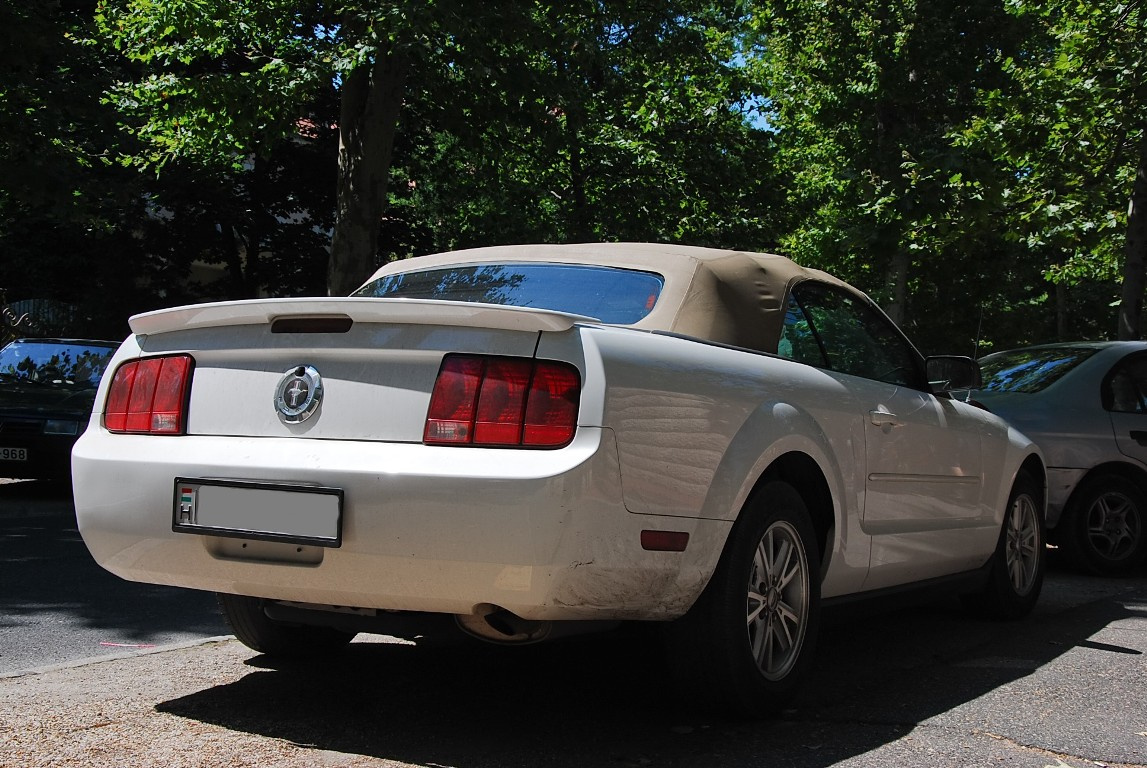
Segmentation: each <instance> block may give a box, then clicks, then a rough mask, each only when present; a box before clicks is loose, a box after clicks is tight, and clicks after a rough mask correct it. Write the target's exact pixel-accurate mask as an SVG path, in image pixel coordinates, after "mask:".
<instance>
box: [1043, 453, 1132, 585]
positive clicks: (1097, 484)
mask: <svg viewBox="0 0 1147 768" xmlns="http://www.w3.org/2000/svg"><path fill="white" fill-rule="evenodd" d="M1145 514H1147V499H1145V498H1144V495H1143V492H1142V491H1141V490H1140V489H1139V486H1137V485H1136V484H1135V483H1133V482H1131V481H1130V480H1128V479H1127V478H1125V477H1121V476H1120V475H1112V474H1105V475H1097V476H1095V477H1091V478H1088V479H1087V480H1086V481H1085V482H1084V484H1083V485H1081V486H1080V488H1079V490H1078V491H1077V492H1076V495H1075V498H1074V499H1073V500H1072V504H1071V507H1070V509H1069V510H1068V511H1067V514H1066V515H1065V518H1064V520H1063V522H1062V523H1061V525H1060V527H1061V528H1062V529H1063V531H1062V532H1061V534H1060V546H1061V547H1062V548H1063V549H1064V550H1065V553H1066V554H1067V556H1068V558H1069V559H1070V560H1071V561H1072V563H1074V564H1075V565H1076V566H1077V567H1079V568H1082V569H1083V570H1086V571H1090V572H1091V573H1096V574H1101V575H1105V576H1121V575H1124V574H1126V573H1127V572H1128V571H1130V570H1132V569H1133V568H1135V567H1136V566H1137V565H1138V564H1139V563H1140V562H1141V561H1142V560H1143V557H1144V553H1145V552H1147V539H1144V532H1143V527H1144V516H1145Z"/></svg>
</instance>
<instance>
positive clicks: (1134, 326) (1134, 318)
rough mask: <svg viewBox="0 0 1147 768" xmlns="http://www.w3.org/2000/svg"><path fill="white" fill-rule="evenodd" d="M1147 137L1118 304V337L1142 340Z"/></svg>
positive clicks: (1129, 220) (1129, 215)
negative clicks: (1121, 291)
mask: <svg viewBox="0 0 1147 768" xmlns="http://www.w3.org/2000/svg"><path fill="white" fill-rule="evenodd" d="M1145 265H1147V134H1145V135H1144V138H1143V139H1141V140H1140V144H1139V168H1138V169H1137V171H1136V173H1135V186H1134V187H1132V190H1131V203H1130V205H1129V206H1128V208H1127V242H1126V244H1125V245H1124V247H1123V293H1122V296H1121V298H1120V302H1119V338H1120V340H1123V341H1126V340H1130V339H1138V338H1141V337H1142V332H1141V324H1142V314H1143V287H1144V284H1145V283H1147V273H1145V269H1147V267H1145Z"/></svg>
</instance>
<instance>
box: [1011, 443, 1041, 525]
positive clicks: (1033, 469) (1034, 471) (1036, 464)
mask: <svg viewBox="0 0 1147 768" xmlns="http://www.w3.org/2000/svg"><path fill="white" fill-rule="evenodd" d="M1021 473H1026V474H1028V475H1030V476H1031V478H1032V479H1033V480H1035V482H1036V486H1037V487H1038V488H1039V493H1040V498H1039V503H1040V510H1041V514H1042V515H1043V517H1044V520H1045V521H1046V520H1047V468H1046V467H1045V466H1044V463H1043V461H1042V460H1041V459H1040V457H1039V456H1037V455H1036V454H1034V453H1032V454H1029V455H1028V457H1027V458H1026V459H1024V460H1023V463H1021V464H1020V467H1019V471H1018V472H1017V473H1016V475H1017V477H1018V476H1019V475H1020V474H1021ZM1012 482H1013V485H1014V483H1015V481H1014V480H1013V481H1012Z"/></svg>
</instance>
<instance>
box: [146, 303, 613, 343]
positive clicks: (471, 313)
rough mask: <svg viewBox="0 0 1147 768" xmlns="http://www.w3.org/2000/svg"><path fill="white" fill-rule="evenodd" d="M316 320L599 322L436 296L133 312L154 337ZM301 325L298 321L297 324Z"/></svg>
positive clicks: (546, 326)
mask: <svg viewBox="0 0 1147 768" xmlns="http://www.w3.org/2000/svg"><path fill="white" fill-rule="evenodd" d="M308 320H313V321H317V325H318V326H321V327H327V328H331V329H334V328H338V327H340V326H341V328H342V330H343V331H345V330H347V329H349V328H350V326H351V325H352V324H353V323H401V324H413V325H451V326H466V327H474V328H494V329H498V330H507V331H531V332H537V331H566V330H569V329H570V328H572V327H573V326H574V325H576V324H577V323H600V322H601V321H600V320H597V319H595V318H592V317H585V316H583V315H571V314H567V313H564V312H555V311H552V310H548V309H531V308H529V307H509V306H499V305H495V304H475V303H470V302H457V301H435V300H431V299H377V298H370V297H359V296H356V297H340V298H325V297H315V298H301V299H249V300H245V301H221V302H214V303H211V304H192V305H188V306H184V307H173V308H171V309H160V310H156V311H154V312H145V313H143V314H140V315H133V316H132V317H131V319H129V320H128V325H129V326H131V330H132V332H133V333H136V334H139V335H145V336H150V335H153V334H159V333H170V332H172V331H185V330H191V329H202V328H223V327H226V326H231V325H272V326H274V324H275V323H276V321H308ZM294 325H295V326H296V327H298V323H295V324H294Z"/></svg>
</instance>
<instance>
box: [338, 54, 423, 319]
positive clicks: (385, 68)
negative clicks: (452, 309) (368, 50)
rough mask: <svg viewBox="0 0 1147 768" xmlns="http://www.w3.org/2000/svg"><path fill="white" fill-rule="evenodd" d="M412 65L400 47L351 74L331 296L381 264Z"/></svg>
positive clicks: (343, 120) (343, 115)
mask: <svg viewBox="0 0 1147 768" xmlns="http://www.w3.org/2000/svg"><path fill="white" fill-rule="evenodd" d="M408 69H409V62H408V60H407V58H406V57H405V56H404V55H403V54H401V53H397V52H391V53H389V54H384V53H382V52H380V53H379V54H378V56H377V58H376V60H375V61H374V63H373V64H372V65H363V66H361V67H359V68H358V69H356V70H354V71H353V72H351V73H350V74H349V75H347V77H346V79H345V80H344V81H343V86H342V104H341V109H340V115H339V171H338V173H339V175H338V194H337V201H336V205H335V232H334V237H333V239H332V240H331V256H330V262H329V263H328V267H327V295H329V296H346V295H347V294H349V293H350V292H351V291H353V290H354V289H355V288H357V287H358V286H359V285H361V284H362V282H363V281H364V280H366V278H367V277H369V276H370V273H371V272H373V271H374V269H375V267H376V262H375V258H376V256H377V253H378V237H379V225H380V223H381V220H382V214H383V212H384V211H385V210H386V202H387V198H386V187H387V181H388V178H389V175H390V160H391V155H392V153H393V150H394V136H395V133H396V132H397V130H398V115H399V112H400V110H401V108H402V94H403V90H404V88H405V85H406V74H407V71H408Z"/></svg>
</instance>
